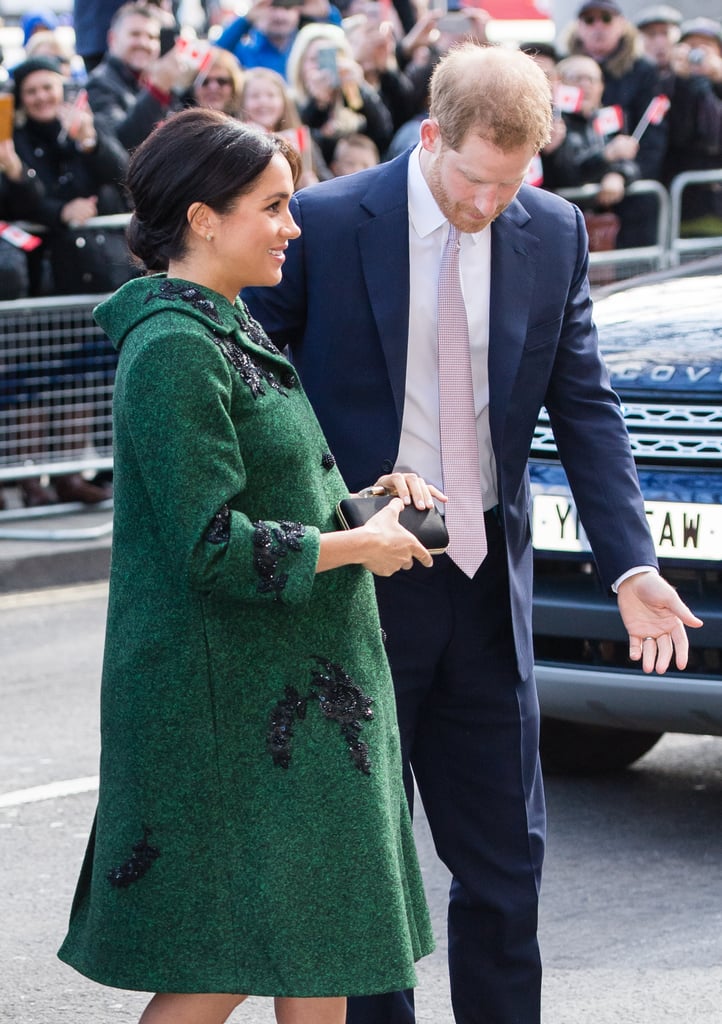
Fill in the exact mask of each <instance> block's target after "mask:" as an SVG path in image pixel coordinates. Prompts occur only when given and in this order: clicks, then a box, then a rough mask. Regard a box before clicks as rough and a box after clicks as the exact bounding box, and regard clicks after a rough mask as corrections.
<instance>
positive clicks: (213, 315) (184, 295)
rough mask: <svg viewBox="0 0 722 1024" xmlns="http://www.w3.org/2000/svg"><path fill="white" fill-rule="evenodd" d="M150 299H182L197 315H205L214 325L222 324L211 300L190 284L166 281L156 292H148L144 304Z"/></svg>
mask: <svg viewBox="0 0 722 1024" xmlns="http://www.w3.org/2000/svg"><path fill="white" fill-rule="evenodd" d="M151 299H169V300H175V299H182V300H183V302H189V303H190V304H191V306H193V308H194V309H197V310H198V312H199V313H205V315H206V316H207V317H209V318H210V319H211V320H213V321H215V323H217V324H222V323H223V321H222V320H221V317H220V314H219V312H218V310H217V309H216V306H215V303H214V302H213V301H212V299H208V298H206V296H205V295H204V294H203V292H202V291H201V290H200V288H195V287H194V286H193V285H191V284H176V282H174V281H168V280H167V279H166V280H165V281H163V283H162V284H161V286H160V288H159V289H158V291H156V292H149V293H148V294H147V295H146V297H145V301H146V302H150V300H151Z"/></svg>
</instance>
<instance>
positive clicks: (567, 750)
mask: <svg viewBox="0 0 722 1024" xmlns="http://www.w3.org/2000/svg"><path fill="white" fill-rule="evenodd" d="M661 736H662V733H661V732H640V731H637V730H632V729H613V728H606V727H605V726H600V725H583V724H581V723H579V722H565V721H562V720H561V719H559V718H547V717H543V718H542V722H541V738H540V744H539V746H540V751H541V761H542V768H543V769H544V771H545V772H546V773H547V774H550V775H601V774H604V773H605V772H615V771H621V770H622V769H623V768H627V767H628V766H629V765H630V764H632V763H633V762H634V761H636V760H637V759H638V758H640V757H641V756H642V755H643V754H646V753H647V751H648V750H651V749H652V747H653V746H654V744H655V743H656V742H657V740H659V739H660V737H661Z"/></svg>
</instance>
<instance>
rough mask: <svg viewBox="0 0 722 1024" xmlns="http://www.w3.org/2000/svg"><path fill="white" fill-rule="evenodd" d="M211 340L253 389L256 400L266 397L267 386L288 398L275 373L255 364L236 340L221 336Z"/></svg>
mask: <svg viewBox="0 0 722 1024" xmlns="http://www.w3.org/2000/svg"><path fill="white" fill-rule="evenodd" d="M211 338H212V339H213V341H214V343H215V344H216V345H217V346H218V348H219V349H220V350H221V352H222V354H223V355H224V356H225V358H226V359H227V360H228V362H229V363H230V364H231V366H233V367H235V369H236V370H238V373H239V374H240V376H241V380H242V381H243V382H244V383H245V384H247V385H248V387H249V388H250V389H251V394H252V395H253V397H254V398H258V396H259V395H265V393H266V385H268V386H269V387H271V388H273V389H274V390H275V391H277V392H278V394H279V395H283V397H284V398H285V397H287V392H286V391H285V390H284V388H283V387H282V385H281V382H280V381H279V379H278V378H277V377H276V375H275V373H273V371H272V370H269V369H268V367H266V366H261V365H260V364H259V363H257V362H255V360H254V359H252V358H251V356H250V355H249V353H248V352H246V350H245V349H244V348H242V347H241V345H240V344H239V343H238V342H237V341H236V340H235V338H229V337H222V336H221V335H220V334H211Z"/></svg>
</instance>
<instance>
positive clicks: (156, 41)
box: [88, 3, 197, 150]
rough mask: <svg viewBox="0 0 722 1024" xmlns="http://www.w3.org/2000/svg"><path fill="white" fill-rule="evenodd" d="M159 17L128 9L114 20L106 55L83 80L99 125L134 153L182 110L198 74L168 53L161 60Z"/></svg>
mask: <svg viewBox="0 0 722 1024" xmlns="http://www.w3.org/2000/svg"><path fill="white" fill-rule="evenodd" d="M162 25H163V17H162V14H161V12H160V10H159V9H158V8H157V7H154V6H150V5H148V6H146V5H145V4H142V3H127V4H123V6H122V7H119V8H118V10H117V11H116V12H115V14H114V15H113V18H112V21H111V23H110V29H109V31H108V50H107V53H106V55H105V57H104V58H103V60H102V61H101V62H100V63H99V64H98V65H97V67H95V68H94V69H93V71H92V72H91V73H90V75H89V77H88V99H89V101H90V106H91V108H92V110H93V113H94V114H95V116H96V118H97V120H98V123H99V124H102V125H104V126H105V128H106V129H107V130H110V131H112V132H114V133H115V135H116V136H117V138H118V139H119V141H120V142H121V143H122V144H123V146H124V147H125V148H126V149H127V150H132V149H135V147H136V146H139V145H140V143H141V142H142V141H143V140H144V139H145V138H146V137H147V136H148V135H149V134H150V132H151V131H152V130H153V128H154V127H155V125H156V124H157V123H158V121H162V120H163V119H164V118H165V117H166V116H167V114H168V113H169V112H170V111H171V110H179V109H181V108H182V106H183V102H182V100H181V95H182V94H183V93H185V92H186V90H187V89H188V88H190V86H191V84H192V82H193V79H194V78H195V77H196V74H197V68H195V67H193V66H192V65H191V64H190V63H189V62H187V61H185V60H184V58H183V57H182V56H181V55H180V54H179V53H178V51H177V50H175V49H171V50H169V51H168V52H167V53H165V54H163V56H161V28H162Z"/></svg>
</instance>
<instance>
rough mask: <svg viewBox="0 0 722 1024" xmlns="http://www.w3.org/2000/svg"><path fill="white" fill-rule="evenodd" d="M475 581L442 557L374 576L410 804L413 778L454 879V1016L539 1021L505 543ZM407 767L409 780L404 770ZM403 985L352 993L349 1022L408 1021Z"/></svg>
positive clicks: (521, 1023)
mask: <svg viewBox="0 0 722 1024" xmlns="http://www.w3.org/2000/svg"><path fill="white" fill-rule="evenodd" d="M486 523H487V535H488V540H489V555H488V556H487V558H486V559H485V561H484V563H483V564H482V566H481V568H480V569H479V571H478V572H477V573H476V575H475V577H474V579H473V580H469V579H468V577H466V576H465V575H464V574H463V573H462V572H461V571H460V570H459V569H458V568H457V567H456V566H455V565H454V564H453V563H452V562H451V560H450V559H449V558H448V557H447V556H445V555H442V556H438V557H437V558H435V559H434V566H433V568H431V569H425V568H423V567H421V566H419V565H418V564H417V565H415V567H414V568H413V569H411V570H409V571H408V572H399V573H396V575H394V576H392V577H390V578H389V579H378V580H377V594H378V601H379V609H380V612H381V622H382V625H383V627H384V629H385V631H386V634H387V652H388V655H389V659H390V662H391V668H392V672H393V677H394V686H395V689H396V700H397V708H398V717H399V727H400V730H401V744H402V751H403V755H404V765H405V773H406V775H405V782H406V787H407V794H408V796H409V803H410V804H412V801H413V792H414V790H413V780H414V778H415V780H416V785H417V787H418V790H419V793H420V795H421V799H422V801H423V805H424V810H425V812H426V815H427V818H428V821H429V825H430V828H431V832H432V835H433V838H434V843H435V846H436V850H437V853H438V855H439V857H440V858H441V859H442V860H443V862H444V863H445V864H446V866H447V867H448V868H449V870H450V871H451V874H452V883H451V889H450V896H449V913H448V940H449V976H450V984H451V1000H452V1006H453V1010H454V1017H455V1020H456V1022H457V1024H538V1022H539V1019H540V990H541V964H540V957H539V949H538V945H537V938H536V931H537V906H538V893H539V884H540V879H541V866H542V859H543V852H544V832H545V813H544V794H543V788H542V781H541V774H540V768H539V755H538V741H539V709H538V702H537V697H536V690H535V686H534V681H533V679H525V680H523V679H520V678H519V675H518V671H517V666H516V658H515V654H514V644H513V638H512V627H511V615H510V611H509V587H508V579H507V571H506V559H505V552H504V538H503V533H502V530H501V526H500V524H499V521H498V518H497V516H496V514H495V512H492V513H487V515H486ZM411 769H413V777H412V774H411ZM414 1019H415V1018H414V1009H413V993H411V992H403V993H390V994H387V995H380V996H374V997H368V998H355V999H350V1000H349V1007H348V1013H347V1022H348V1024H413V1022H414Z"/></svg>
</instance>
